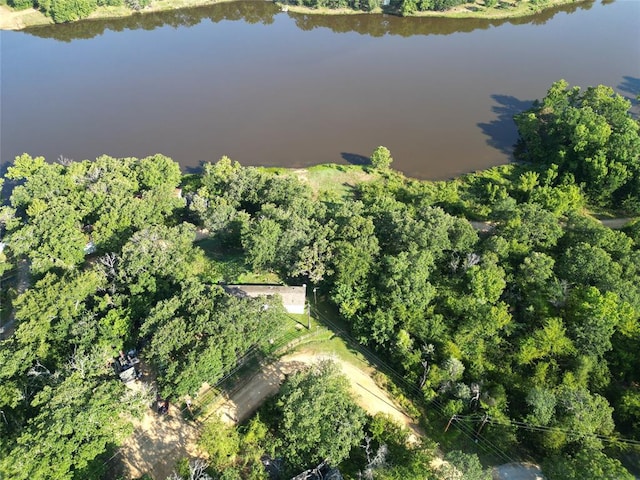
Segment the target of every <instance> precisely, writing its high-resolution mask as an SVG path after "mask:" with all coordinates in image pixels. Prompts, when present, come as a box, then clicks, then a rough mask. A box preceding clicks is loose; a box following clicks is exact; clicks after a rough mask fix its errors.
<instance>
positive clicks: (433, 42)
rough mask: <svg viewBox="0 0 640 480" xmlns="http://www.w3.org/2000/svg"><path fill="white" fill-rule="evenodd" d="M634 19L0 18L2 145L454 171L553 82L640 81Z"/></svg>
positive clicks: (628, 86) (476, 156) (431, 173)
mask: <svg viewBox="0 0 640 480" xmlns="http://www.w3.org/2000/svg"><path fill="white" fill-rule="evenodd" d="M639 25H640V2H638V1H634V0H617V1H614V2H611V1H603V2H600V1H598V2H592V1H587V2H583V3H579V4H572V5H569V6H565V7H560V8H556V9H552V10H548V11H545V12H543V13H542V14H539V15H537V16H532V17H527V18H521V19H514V20H453V19H435V18H399V17H393V16H386V15H348V16H314V15H303V14H294V13H291V12H288V13H285V12H281V11H280V10H279V9H278V7H277V6H275V5H273V4H272V3H269V2H237V3H223V4H218V5H213V6H210V7H203V8H196V9H189V10H184V11H174V12H165V13H162V14H145V15H140V14H138V15H135V16H133V17H130V18H125V19H116V20H103V21H85V22H80V23H77V24H71V25H61V26H56V27H41V28H37V29H33V30H31V31H22V32H9V31H3V32H2V33H0V42H1V47H0V48H1V54H2V59H1V64H0V65H1V71H0V78H1V94H0V95H1V102H2V103H1V114H2V115H1V119H0V128H1V131H0V141H1V143H0V159H1V160H2V162H3V163H5V164H6V163H7V162H9V161H11V160H12V159H13V158H14V157H15V155H17V154H20V153H22V152H28V153H30V154H32V155H44V156H46V158H47V159H48V160H55V159H57V158H59V157H61V156H62V157H66V158H71V159H75V160H81V159H85V158H95V157H96V156H98V155H100V154H103V153H106V154H109V155H112V156H136V157H141V156H146V155H149V154H153V153H157V152H159V153H163V154H165V155H168V156H170V157H172V158H173V159H174V160H176V161H178V162H179V163H180V164H181V165H182V167H183V169H184V170H185V171H190V170H192V169H194V168H197V167H198V165H200V164H201V162H203V161H215V160H217V159H218V158H220V157H221V156H222V155H228V156H230V157H231V158H233V159H234V160H237V161H239V162H240V163H242V164H243V165H264V166H288V167H304V166H310V165H314V164H318V163H329V162H334V163H348V162H355V163H357V162H361V161H363V159H364V158H365V157H368V156H369V155H370V153H371V152H372V151H373V149H374V148H375V147H376V146H378V145H385V146H386V147H388V148H389V149H390V150H391V152H392V155H393V157H394V160H395V161H394V164H393V166H394V168H396V169H398V170H401V171H403V172H405V173H406V174H407V175H411V176H414V177H417V178H429V179H443V178H449V177H452V176H455V175H458V174H460V173H463V172H469V171H473V170H477V169H481V168H486V167H488V166H492V165H497V164H501V163H505V162H508V161H509V160H510V159H511V157H510V154H511V146H512V145H513V143H514V141H515V140H516V137H517V135H516V130H515V126H514V124H513V122H512V119H511V117H512V115H513V114H514V113H516V112H518V111H521V110H522V109H525V108H527V106H528V105H530V102H531V101H532V100H533V99H535V98H541V97H543V96H544V95H545V92H546V90H547V89H548V88H549V86H550V85H551V83H552V82H554V81H555V80H558V79H560V78H564V79H566V80H567V81H569V82H570V83H571V84H572V85H581V86H589V85H596V84H606V85H610V86H612V87H614V88H615V89H616V91H618V92H619V93H621V94H623V95H625V96H627V97H629V98H634V97H635V96H636V95H637V94H639V93H640V28H639ZM635 108H636V109H637V106H636V107H635Z"/></svg>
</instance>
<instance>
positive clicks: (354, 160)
mask: <svg viewBox="0 0 640 480" xmlns="http://www.w3.org/2000/svg"><path fill="white" fill-rule="evenodd" d="M340 156H341V157H342V159H343V160H345V161H346V162H348V163H350V164H351V165H371V160H370V159H369V157H365V156H364V155H359V154H357V153H348V152H341V153H340Z"/></svg>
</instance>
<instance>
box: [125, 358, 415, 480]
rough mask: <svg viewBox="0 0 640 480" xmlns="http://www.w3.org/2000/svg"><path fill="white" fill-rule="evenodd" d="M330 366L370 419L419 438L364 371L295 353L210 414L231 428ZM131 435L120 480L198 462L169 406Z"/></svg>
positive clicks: (160, 475) (192, 442) (189, 429)
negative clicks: (298, 379)
mask: <svg viewBox="0 0 640 480" xmlns="http://www.w3.org/2000/svg"><path fill="white" fill-rule="evenodd" d="M327 359H329V360H333V361H334V362H336V363H337V364H338V365H339V366H340V368H341V369H342V372H343V373H344V374H345V376H346V377H347V378H348V379H349V381H350V382H351V388H352V391H353V392H354V394H355V397H356V401H357V403H358V404H359V405H360V406H361V407H362V408H364V409H365V410H366V411H367V412H368V413H370V414H372V415H373V414H376V413H378V412H382V413H386V414H388V415H390V416H391V417H392V418H393V419H394V420H396V421H397V422H398V423H400V424H402V425H405V426H407V427H408V428H409V429H411V431H412V432H413V435H412V437H410V438H413V440H414V441H415V440H417V438H418V437H419V436H422V435H423V432H421V431H420V429H419V427H418V425H417V424H416V422H414V420H413V419H411V418H410V417H409V416H407V415H406V414H405V413H404V412H402V410H401V409H400V408H398V407H397V406H396V405H395V404H394V403H393V400H392V399H391V397H390V396H389V394H388V393H387V392H385V391H384V390H383V389H381V388H380V387H378V385H376V383H375V382H374V380H373V378H372V374H373V372H374V370H373V369H372V368H370V367H365V366H362V367H356V366H354V365H352V364H350V363H348V362H345V361H343V360H340V359H339V358H337V357H334V356H331V355H327V354H317V353H312V352H306V351H300V352H296V353H294V354H291V355H288V356H285V357H283V358H281V359H280V360H278V361H276V362H274V363H271V364H266V365H264V366H263V367H262V368H261V369H260V371H259V372H257V373H256V374H255V375H253V376H252V377H251V378H249V379H247V380H246V382H244V384H243V385H242V386H241V387H240V388H239V389H237V390H236V391H235V392H232V393H231V394H230V395H228V396H225V397H221V398H220V400H219V401H218V403H217V404H215V405H214V407H213V409H212V413H218V414H219V415H220V416H221V418H222V420H223V421H225V422H226V423H228V424H230V425H236V424H238V423H240V422H242V421H244V420H246V419H247V418H249V417H250V416H251V414H253V413H254V412H255V411H256V410H257V409H258V408H259V407H260V405H262V403H263V402H264V401H265V400H266V399H267V398H268V397H269V396H271V395H275V394H276V393H278V390H279V389H280V385H281V384H282V381H283V380H284V378H285V376H286V375H288V374H291V373H293V372H295V371H297V370H300V369H301V368H303V367H304V366H306V365H310V364H313V363H316V362H319V361H321V360H327ZM134 427H135V433H134V435H132V436H131V438H130V439H129V440H128V441H127V442H126V443H125V445H124V446H123V447H122V449H121V451H120V459H121V462H120V463H121V469H122V472H121V473H122V474H124V475H125V478H136V477H139V476H142V475H143V474H144V473H149V474H150V475H151V476H152V478H154V479H156V480H164V479H166V478H167V476H169V475H170V474H171V472H172V471H173V469H174V467H175V463H176V461H177V460H179V459H180V458H184V457H190V458H195V457H202V453H201V452H199V451H198V447H197V439H198V433H199V432H198V429H197V427H196V426H195V425H194V424H191V423H188V422H186V421H185V420H183V418H182V416H181V412H180V411H179V410H178V409H177V408H176V407H175V406H171V408H170V410H169V414H168V415H164V416H159V415H157V414H156V413H154V412H151V411H149V412H147V413H146V414H145V416H144V417H143V418H142V420H138V421H136V422H135V424H134Z"/></svg>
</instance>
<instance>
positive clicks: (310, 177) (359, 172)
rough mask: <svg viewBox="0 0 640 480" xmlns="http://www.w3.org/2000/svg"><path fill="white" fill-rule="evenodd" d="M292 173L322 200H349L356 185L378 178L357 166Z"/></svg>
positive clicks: (321, 168) (326, 166)
mask: <svg viewBox="0 0 640 480" xmlns="http://www.w3.org/2000/svg"><path fill="white" fill-rule="evenodd" d="M293 173H294V174H296V175H297V176H298V178H300V179H301V180H303V181H306V182H307V183H309V185H310V186H311V189H312V190H313V193H314V196H315V197H316V198H321V199H323V200H329V201H330V200H340V199H345V198H350V197H351V196H352V194H353V189H354V187H355V186H356V185H357V184H358V183H362V182H370V181H372V180H375V179H376V178H378V177H379V174H378V173H375V172H374V171H369V170H368V169H367V168H366V167H362V166H359V165H337V164H333V163H331V164H324V165H316V166H314V167H309V168H305V169H298V170H293Z"/></svg>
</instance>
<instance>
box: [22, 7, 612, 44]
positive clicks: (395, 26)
mask: <svg viewBox="0 0 640 480" xmlns="http://www.w3.org/2000/svg"><path fill="white" fill-rule="evenodd" d="M594 2H595V0H585V1H583V2H580V3H573V4H568V5H562V6H558V7H555V8H550V9H547V10H544V11H542V12H541V13H537V14H533V15H531V16H528V17H520V18H512V19H480V18H464V19H457V18H433V17H422V18H416V17H410V18H407V17H397V16H392V15H367V14H362V15H311V14H300V13H293V12H289V13H288V15H289V16H290V17H291V18H293V20H294V21H295V24H296V25H297V27H298V28H300V29H301V30H304V31H309V30H313V29H315V28H328V29H330V30H332V31H333V32H336V33H345V32H356V33H359V34H361V35H370V36H373V37H382V36H384V35H400V36H403V37H408V36H411V35H449V34H452V33H456V32H472V31H474V30H479V29H480V30H484V29H488V28H491V27H497V26H500V25H504V24H512V25H522V24H533V25H543V24H545V23H546V22H547V21H549V20H550V19H551V18H553V17H554V16H555V15H557V14H558V13H561V12H564V13H572V12H575V11H576V10H578V9H584V10H588V9H590V8H591V7H592V6H593V4H594ZM611 2H612V0H603V2H602V3H603V4H607V3H611ZM278 13H280V8H279V7H278V6H277V5H275V4H273V3H271V2H265V1H260V2H243V1H237V2H226V3H219V4H216V5H209V6H205V7H197V8H190V9H184V10H173V11H167V12H155V13H139V14H135V15H133V16H130V17H124V18H113V19H102V20H86V21H82V22H76V23H71V24H63V25H48V26H44V27H35V28H31V29H27V30H25V32H27V33H29V34H31V35H35V36H38V37H43V38H53V39H56V40H60V41H63V42H70V41H72V40H76V39H88V38H93V37H95V36H98V35H102V34H103V33H104V32H105V31H106V30H112V31H115V32H120V31H124V30H138V29H144V30H153V29H155V28H158V27H164V26H171V27H174V28H177V27H183V26H184V27H188V26H193V25H197V24H199V23H200V22H202V21H203V20H210V21H211V22H213V23H218V22H221V21H225V20H227V21H238V20H242V21H244V22H247V23H261V24H265V25H267V24H271V23H273V21H274V16H275V15H276V14H278Z"/></svg>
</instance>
